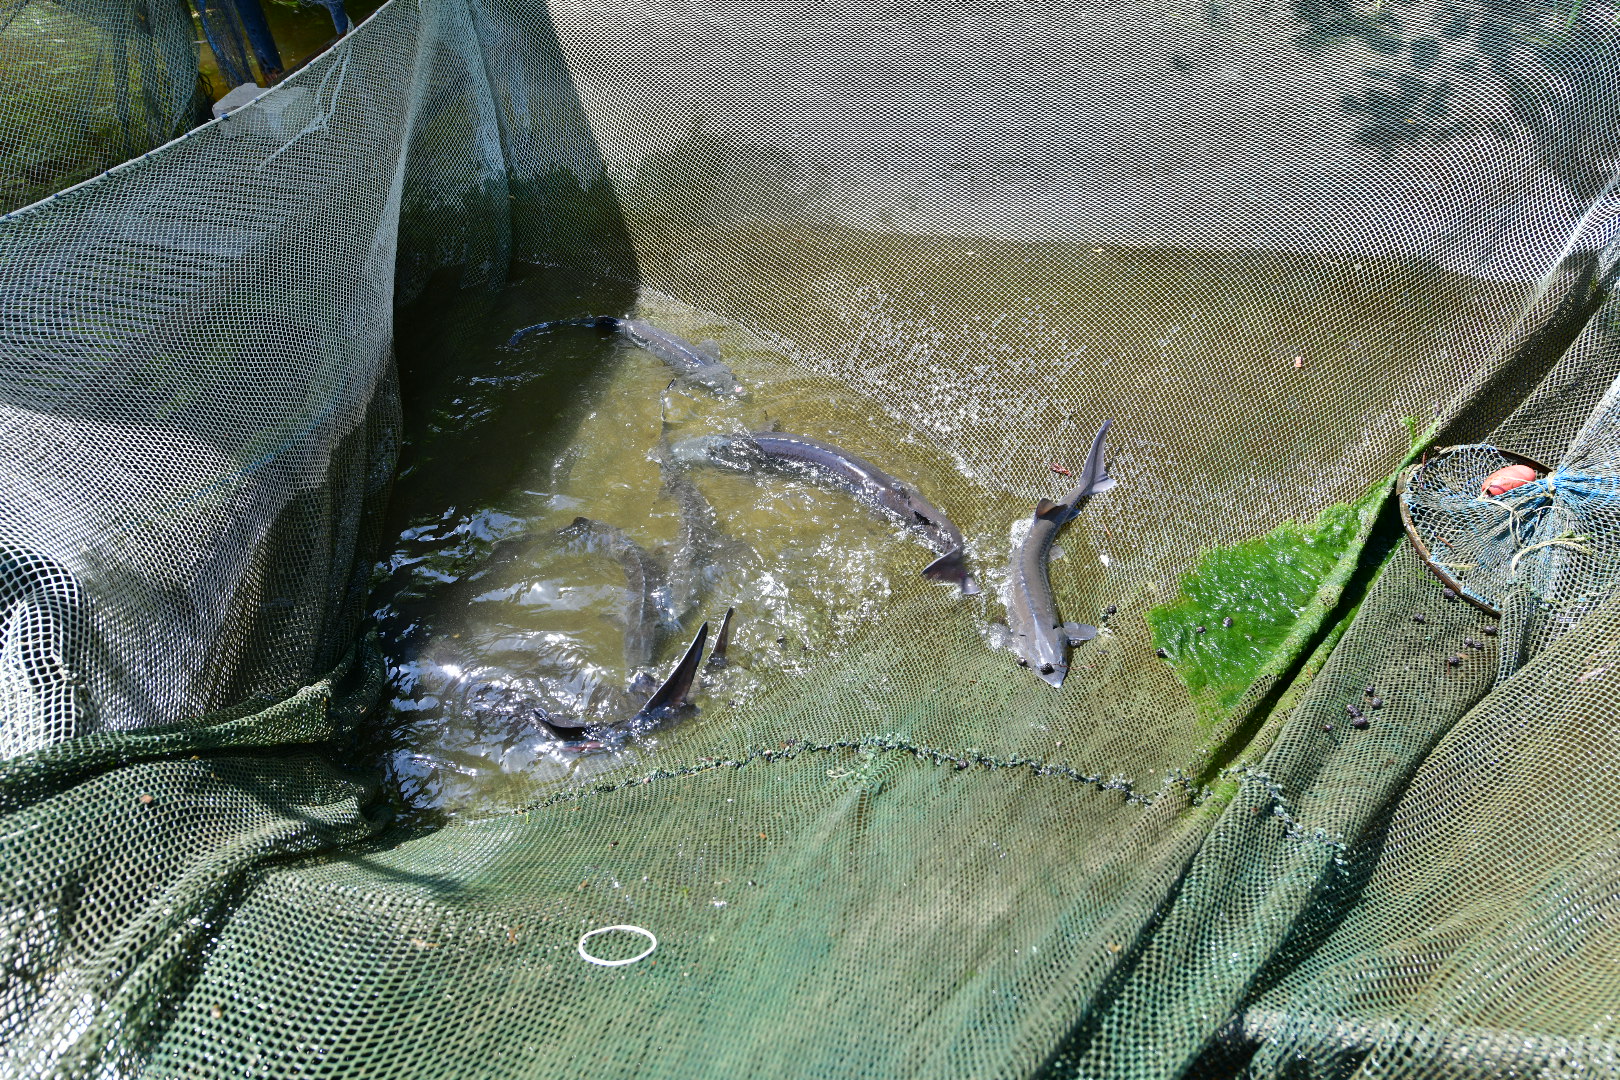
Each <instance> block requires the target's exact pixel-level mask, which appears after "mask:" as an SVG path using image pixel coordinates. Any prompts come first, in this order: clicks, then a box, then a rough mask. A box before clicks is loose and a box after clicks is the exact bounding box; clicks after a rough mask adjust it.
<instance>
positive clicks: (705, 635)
mask: <svg viewBox="0 0 1620 1080" xmlns="http://www.w3.org/2000/svg"><path fill="white" fill-rule="evenodd" d="M708 640H709V624H708V623H704V624H703V625H702V626H700V627H698V632H697V636H696V637H694V638H693V639H692V644H691V645H689V646H687V649H686V655H685V656H683V657H681V662H680V663H679V664H676V665H675V670H674V671H672V672H670V675H669V678H667V679H665V680H664V684H663V685H662V686H660V687H659V688H658V690H657V691H656V692H655V693H654V694H653V696H652V697H650V698H648V699H647V704H645V705H643V706H642V707H641V712H640V713H639V714H638V715H641V716H651V715H656V714H658V713H660V712H670V711H673V710H675V709H679V708H680V707H681V706H683V705H685V704H686V703H687V695H688V694H690V693H691V692H692V681H693V680H694V679H696V678H697V672H698V665H699V664H701V663H702V662H703V646H704V644H705V643H706V642H707V641H708Z"/></svg>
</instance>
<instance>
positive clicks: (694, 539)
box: [660, 455, 740, 617]
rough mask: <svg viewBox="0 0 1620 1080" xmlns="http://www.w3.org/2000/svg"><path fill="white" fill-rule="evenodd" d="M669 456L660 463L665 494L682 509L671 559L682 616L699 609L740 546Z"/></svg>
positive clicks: (672, 595)
mask: <svg viewBox="0 0 1620 1080" xmlns="http://www.w3.org/2000/svg"><path fill="white" fill-rule="evenodd" d="M667 457H668V456H667V455H665V457H664V459H663V460H661V461H660V469H661V471H662V473H663V476H664V492H665V494H667V495H668V496H669V497H670V498H671V499H673V500H675V505H676V506H677V507H678V508H679V510H680V531H679V533H678V534H677V536H676V540H675V546H674V549H673V550H672V551H671V552H670V556H669V603H670V610H671V611H672V612H673V613H674V614H675V615H676V617H681V616H684V615H686V614H687V612H689V611H691V610H692V608H693V607H694V606H696V604H697V602H698V599H699V597H700V595H701V594H702V593H703V592H704V591H705V588H706V587H707V585H708V584H709V578H710V575H711V573H712V572H713V571H715V570H716V569H717V568H718V567H719V566H720V565H721V564H722V562H723V560H724V558H725V556H726V554H727V553H728V552H729V551H731V550H733V549H735V548H737V547H739V546H740V545H738V543H737V542H736V541H734V540H732V539H731V538H730V537H728V536H726V535H725V534H724V532H722V531H721V528H720V517H719V515H718V514H716V513H715V511H714V507H713V505H711V504H710V502H709V500H708V499H706V498H705V497H704V495H703V492H701V491H699V490H698V486H697V485H696V484H694V483H693V482H692V478H691V476H689V475H687V472H686V470H685V469H684V468H682V467H681V466H680V465H679V464H676V463H674V462H671V461H669V460H668V459H667Z"/></svg>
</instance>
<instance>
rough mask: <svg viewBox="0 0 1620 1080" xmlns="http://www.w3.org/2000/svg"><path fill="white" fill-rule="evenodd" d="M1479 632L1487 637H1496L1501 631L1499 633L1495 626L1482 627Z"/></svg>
mask: <svg viewBox="0 0 1620 1080" xmlns="http://www.w3.org/2000/svg"><path fill="white" fill-rule="evenodd" d="M1479 632H1480V633H1482V634H1484V635H1485V636H1486V637H1495V636H1496V635H1497V634H1498V633H1500V632H1501V631H1499V630H1498V629H1497V628H1496V627H1495V626H1483V627H1480V631H1479Z"/></svg>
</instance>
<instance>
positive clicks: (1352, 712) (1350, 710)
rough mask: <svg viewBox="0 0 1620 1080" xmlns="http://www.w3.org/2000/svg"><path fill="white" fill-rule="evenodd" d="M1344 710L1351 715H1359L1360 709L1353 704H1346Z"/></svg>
mask: <svg viewBox="0 0 1620 1080" xmlns="http://www.w3.org/2000/svg"><path fill="white" fill-rule="evenodd" d="M1344 711H1345V712H1347V713H1349V714H1350V715H1351V716H1360V715H1361V710H1360V709H1358V708H1356V707H1355V706H1354V705H1346V706H1345V707H1344Z"/></svg>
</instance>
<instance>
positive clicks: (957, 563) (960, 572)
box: [922, 548, 979, 596]
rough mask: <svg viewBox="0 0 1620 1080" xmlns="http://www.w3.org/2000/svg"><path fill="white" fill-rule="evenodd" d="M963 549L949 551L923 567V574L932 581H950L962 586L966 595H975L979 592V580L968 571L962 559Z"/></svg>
mask: <svg viewBox="0 0 1620 1080" xmlns="http://www.w3.org/2000/svg"><path fill="white" fill-rule="evenodd" d="M962 555H963V552H962V549H961V548H956V549H954V550H951V551H947V552H946V553H945V554H943V555H941V556H940V557H939V558H937V559H935V560H934V561H933V562H931V563H929V564H928V565H927V566H925V567H923V569H922V576H923V577H925V578H927V579H928V580H930V581H950V582H954V583H955V584H957V585H958V586H960V587H961V589H962V592H963V594H964V595H967V596H974V595H977V594H978V592H979V584H978V582H976V581H974V580H973V575H972V574H970V573H968V569H967V566H966V565H965V564H964V563H963V561H962Z"/></svg>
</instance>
